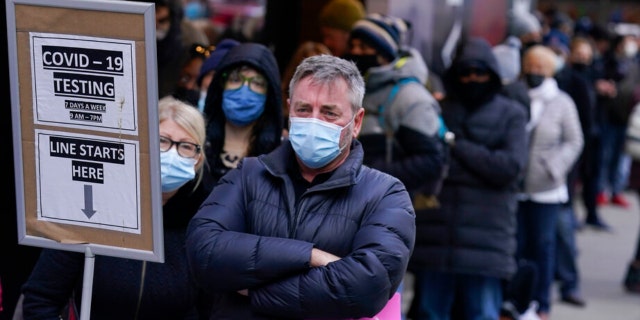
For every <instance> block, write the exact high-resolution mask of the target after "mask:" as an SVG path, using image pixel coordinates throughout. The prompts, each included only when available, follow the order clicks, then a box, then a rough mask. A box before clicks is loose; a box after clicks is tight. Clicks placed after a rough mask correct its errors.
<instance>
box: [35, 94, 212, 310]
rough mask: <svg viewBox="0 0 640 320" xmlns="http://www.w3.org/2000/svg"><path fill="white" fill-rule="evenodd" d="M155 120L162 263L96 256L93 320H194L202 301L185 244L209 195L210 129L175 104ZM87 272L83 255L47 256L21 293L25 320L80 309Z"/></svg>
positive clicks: (164, 102)
mask: <svg viewBox="0 0 640 320" xmlns="http://www.w3.org/2000/svg"><path fill="white" fill-rule="evenodd" d="M158 114H159V121H160V126H159V128H160V141H159V143H160V151H161V153H160V164H161V181H162V204H163V206H162V210H163V225H164V231H163V233H164V255H165V262H164V263H154V262H147V261H140V260H133V259H124V258H116V257H109V256H96V258H95V271H94V277H93V298H92V303H91V316H90V317H89V318H91V319H92V320H100V319H139V320H143V319H194V318H197V304H196V301H197V299H198V294H199V293H198V290H197V289H196V286H195V284H194V282H193V280H192V278H191V277H190V275H189V271H188V268H187V261H186V255H185V244H184V240H185V230H186V226H187V223H188V222H189V220H190V219H191V217H192V216H193V215H194V214H195V212H196V211H197V209H198V207H199V206H200V203H201V202H202V201H203V200H204V199H205V197H206V196H207V195H208V194H209V192H210V190H211V187H212V183H211V182H210V181H211V178H210V175H209V174H208V173H205V172H204V170H205V166H204V164H205V163H206V159H205V156H204V152H203V148H204V142H205V136H206V135H205V121H204V118H203V117H202V114H201V113H200V112H199V111H198V109H196V108H194V107H193V106H191V105H188V104H186V103H184V102H181V101H179V100H176V99H174V98H172V97H166V98H163V99H161V100H160V101H159V106H158ZM83 265H84V254H83V253H78V252H71V251H61V250H52V249H44V250H43V252H42V255H41V256H40V259H39V260H38V262H37V264H36V266H35V268H34V269H33V271H32V273H31V276H30V278H29V280H28V281H27V282H26V284H25V285H24V286H23V293H24V296H25V299H24V305H23V314H24V319H58V315H59V313H60V310H61V309H62V307H63V306H64V305H65V304H66V303H67V301H68V300H69V297H70V296H71V294H72V293H75V297H77V299H76V300H77V301H76V305H77V306H80V302H81V301H80V297H82V294H81V293H82V284H83V283H82V276H83ZM114 306H117V307H114ZM80 311H81V312H82V310H80Z"/></svg>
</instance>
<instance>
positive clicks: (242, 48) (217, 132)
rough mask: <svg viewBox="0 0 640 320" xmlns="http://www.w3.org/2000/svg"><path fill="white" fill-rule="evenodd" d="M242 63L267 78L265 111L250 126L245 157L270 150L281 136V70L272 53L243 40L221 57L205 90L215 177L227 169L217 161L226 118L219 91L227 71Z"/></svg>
mask: <svg viewBox="0 0 640 320" xmlns="http://www.w3.org/2000/svg"><path fill="white" fill-rule="evenodd" d="M242 65H248V66H250V67H252V68H254V69H256V70H257V71H258V72H260V73H261V74H262V75H263V76H264V77H265V78H266V79H267V81H268V84H269V88H268V90H267V100H266V102H265V105H264V111H263V112H262V115H261V116H260V117H259V118H258V120H256V121H257V123H256V125H255V126H254V128H253V132H252V140H251V142H250V146H249V154H247V156H257V155H260V154H263V153H267V152H269V151H271V150H273V149H274V148H275V147H276V146H278V145H279V144H280V138H281V136H282V127H283V124H282V123H283V119H282V92H281V86H280V71H279V69H278V63H277V62H276V59H275V57H274V56H273V53H271V51H269V49H268V48H267V47H265V46H264V45H262V44H258V43H242V44H240V45H237V46H235V47H233V48H231V49H230V50H229V52H228V53H227V54H226V55H225V56H224V58H223V59H222V61H220V65H219V66H218V68H217V71H216V73H215V75H214V77H213V80H212V81H211V84H210V85H209V88H208V90H207V98H206V101H205V107H204V113H205V115H206V116H207V118H208V120H207V146H206V152H207V161H208V162H209V165H210V167H211V173H212V174H213V175H214V177H217V178H219V177H221V176H222V175H224V174H225V173H226V172H227V171H228V170H229V168H227V167H226V166H225V165H224V164H223V163H222V161H221V160H220V156H219V155H220V153H221V152H222V147H223V145H224V126H225V122H226V117H225V115H224V111H223V110H222V94H223V92H224V83H225V80H226V74H227V73H228V72H229V71H231V70H233V69H235V68H237V67H240V66H242Z"/></svg>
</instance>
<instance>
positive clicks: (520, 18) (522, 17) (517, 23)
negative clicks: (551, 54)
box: [509, 10, 542, 37]
mask: <svg viewBox="0 0 640 320" xmlns="http://www.w3.org/2000/svg"><path fill="white" fill-rule="evenodd" d="M533 32H542V26H541V24H540V20H538V17H536V16H535V15H533V14H532V13H530V12H528V11H523V10H516V11H511V12H510V14H509V35H512V36H516V37H520V36H522V35H525V34H528V33H533Z"/></svg>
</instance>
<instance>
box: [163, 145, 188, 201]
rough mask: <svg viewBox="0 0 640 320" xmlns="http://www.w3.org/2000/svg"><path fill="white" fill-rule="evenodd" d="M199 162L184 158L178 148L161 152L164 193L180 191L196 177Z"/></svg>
mask: <svg viewBox="0 0 640 320" xmlns="http://www.w3.org/2000/svg"><path fill="white" fill-rule="evenodd" d="M196 162H197V160H196V159H193V158H183V157H181V156H180V155H179V154H178V151H176V148H171V149H169V151H165V152H160V180H161V181H162V192H171V191H174V190H178V189H179V188H180V187H182V186H183V185H184V184H185V183H187V182H188V181H189V180H191V179H193V178H194V177H195V176H196V172H195V168H194V166H195V165H196Z"/></svg>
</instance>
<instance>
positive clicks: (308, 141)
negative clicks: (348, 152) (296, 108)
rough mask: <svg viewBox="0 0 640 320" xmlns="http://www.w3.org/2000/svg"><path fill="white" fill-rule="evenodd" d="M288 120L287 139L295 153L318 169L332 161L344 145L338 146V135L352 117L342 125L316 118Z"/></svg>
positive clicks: (308, 164)
mask: <svg viewBox="0 0 640 320" xmlns="http://www.w3.org/2000/svg"><path fill="white" fill-rule="evenodd" d="M289 121H290V123H291V125H290V126H289V140H290V141H291V146H292V147H293V150H294V151H295V152H296V155H298V158H300V160H301V161H302V163H304V164H305V165H306V166H307V167H309V168H312V169H318V168H322V167H324V166H326V165H327V164H329V162H331V161H333V160H334V159H335V158H336V157H338V155H339V154H340V152H342V150H343V149H344V148H345V147H346V144H345V145H344V146H343V147H342V148H341V147H340V135H341V133H342V130H343V129H344V128H346V127H348V126H349V125H350V124H351V122H352V121H353V119H351V121H349V123H347V125H345V126H344V127H341V126H339V125H335V124H333V123H328V122H324V121H322V120H319V119H316V118H296V117H291V118H289Z"/></svg>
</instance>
